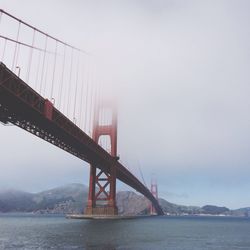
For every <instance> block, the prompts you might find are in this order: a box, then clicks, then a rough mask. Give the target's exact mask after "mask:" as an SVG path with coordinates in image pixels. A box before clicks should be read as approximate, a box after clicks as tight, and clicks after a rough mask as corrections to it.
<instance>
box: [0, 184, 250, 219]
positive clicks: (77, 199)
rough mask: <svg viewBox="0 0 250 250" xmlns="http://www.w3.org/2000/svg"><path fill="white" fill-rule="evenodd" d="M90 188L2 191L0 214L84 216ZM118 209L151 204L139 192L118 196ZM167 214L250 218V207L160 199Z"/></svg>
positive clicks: (136, 210) (141, 210) (128, 211)
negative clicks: (187, 203)
mask: <svg viewBox="0 0 250 250" xmlns="http://www.w3.org/2000/svg"><path fill="white" fill-rule="evenodd" d="M87 195H88V187H87V186H84V185H82V184H69V185H65V186H62V187H57V188H54V189H50V190H46V191H43V192H39V193H27V192H22V191H18V190H5V191H0V212H33V213H54V214H70V213H82V212H83V211H84V208H85V206H86V203H87ZM116 199H117V207H118V211H119V214H121V215H138V214H146V213H148V208H149V206H150V202H149V201H148V200H147V199H146V198H145V197H144V196H142V195H139V194H137V193H135V192H129V191H122V192H118V193H117V197H116ZM159 202H160V205H161V206H162V209H163V211H164V213H165V214H168V215H198V214H209V215H231V216H249V215H250V208H241V209H237V210H229V209H228V208H226V207H217V206H213V205H206V206H204V207H197V206H182V205H177V204H173V203H170V202H168V201H166V200H164V199H159Z"/></svg>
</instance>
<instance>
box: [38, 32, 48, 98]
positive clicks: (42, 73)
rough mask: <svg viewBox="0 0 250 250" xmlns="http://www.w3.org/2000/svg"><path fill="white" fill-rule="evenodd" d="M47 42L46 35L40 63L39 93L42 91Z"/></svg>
mask: <svg viewBox="0 0 250 250" xmlns="http://www.w3.org/2000/svg"><path fill="white" fill-rule="evenodd" d="M47 42H48V36H46V37H45V45H44V54H43V64H42V71H41V81H40V88H39V93H40V94H41V93H42V85H43V79H44V69H45V60H46V52H47Z"/></svg>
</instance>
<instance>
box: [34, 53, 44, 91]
mask: <svg viewBox="0 0 250 250" xmlns="http://www.w3.org/2000/svg"><path fill="white" fill-rule="evenodd" d="M38 53H39V57H38V65H37V71H36V82H35V84H36V85H35V88H36V89H37V88H38V76H39V72H40V64H41V54H42V52H41V51H38Z"/></svg>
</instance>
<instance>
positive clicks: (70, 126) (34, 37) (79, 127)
mask: <svg viewBox="0 0 250 250" xmlns="http://www.w3.org/2000/svg"><path fill="white" fill-rule="evenodd" d="M0 61H1V62H0V121H1V122H2V123H3V124H8V123H11V124H13V125H16V126H18V127H20V128H22V129H24V130H26V131H27V132H29V133H32V134H33V135H35V136H37V137H40V138H41V139H43V140H45V141H47V142H49V143H51V144H53V145H55V146H57V147H59V148H61V149H62V150H64V151H67V152H68V153H70V154H72V155H74V156H76V157H78V158H80V159H81V160H83V161H86V162H87V163H89V164H90V179H89V195H88V204H87V207H86V209H85V214H87V215H102V216H103V215H104V216H109V215H116V214H117V213H118V211H117V207H116V200H115V199H116V198H115V197H116V180H117V179H118V180H120V181H122V182H123V183H125V184H127V185H129V186H130V187H132V188H134V189H135V190H137V191H138V192H140V193H141V194H142V195H144V196H145V197H146V198H148V200H149V201H150V202H151V203H152V206H153V208H154V209H153V210H154V211H155V212H156V213H157V214H158V215H163V211H162V209H161V207H160V205H159V203H158V197H157V192H156V191H157V189H156V187H155V185H153V192H151V191H150V190H149V189H148V188H147V187H146V186H145V185H144V184H143V183H142V182H141V181H140V180H139V179H138V178H137V177H136V176H135V175H133V174H132V173H131V172H130V171H129V170H128V169H127V168H126V167H125V166H124V165H123V164H122V163H121V162H120V161H119V157H118V155H117V110H116V105H115V104H114V103H112V102H111V101H109V100H105V99H104V98H103V97H102V86H101V84H100V82H99V81H97V79H96V74H97V73H96V72H97V66H96V65H95V63H94V62H93V56H92V55H91V54H90V53H88V52H86V51H84V50H81V49H79V48H76V47H74V46H72V45H70V44H68V43H66V42H64V41H62V40H60V39H57V38H55V37H53V36H51V35H49V34H47V33H45V32H43V31H41V30H39V29H37V28H36V27H34V26H32V25H30V24H28V23H26V22H24V21H22V20H21V19H19V18H17V17H15V16H13V15H11V14H10V13H7V12H6V11H4V10H0Z"/></svg>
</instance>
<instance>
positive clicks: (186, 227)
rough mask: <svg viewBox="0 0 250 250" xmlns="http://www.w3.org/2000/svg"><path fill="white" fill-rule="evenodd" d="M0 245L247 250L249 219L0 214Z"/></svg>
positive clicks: (71, 247) (249, 228) (25, 247)
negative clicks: (113, 218)
mask: <svg viewBox="0 0 250 250" xmlns="http://www.w3.org/2000/svg"><path fill="white" fill-rule="evenodd" d="M0 249H67V250H68V249H69V250H70V249H105V250H108V249H143V250H147V249H150V250H152V249H169V250H171V249H174V250H180V249H185V250H196V249H202V250H206V249H216V250H219V249H220V250H230V249H232V250H237V249H240V250H243V249H247V250H249V249H250V219H247V218H217V217H216V218H214V217H206V218H205V217H204V218H203V217H157V218H156V217H154V218H143V219H134V220H114V221H111V220H106V221H105V220H70V219H65V218H64V217H59V216H35V215H20V214H19V215H17V214H16V215H13V214H5V215H0Z"/></svg>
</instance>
